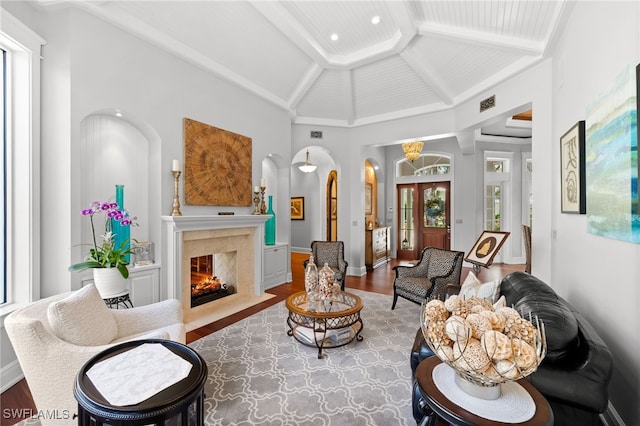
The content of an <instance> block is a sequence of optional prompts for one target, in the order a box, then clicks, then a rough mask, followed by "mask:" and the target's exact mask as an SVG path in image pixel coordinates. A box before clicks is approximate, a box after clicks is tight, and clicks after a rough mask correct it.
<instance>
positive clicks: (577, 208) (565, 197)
mask: <svg viewBox="0 0 640 426" xmlns="http://www.w3.org/2000/svg"><path fill="white" fill-rule="evenodd" d="M584 137H585V136H584V120H583V121H578V122H577V123H576V124H575V125H574V126H573V127H571V129H569V130H568V131H567V132H566V133H565V134H564V135H562V137H561V138H560V166H561V167H560V189H561V203H560V204H561V207H562V208H561V211H562V213H579V214H584V213H586V211H587V202H586V188H585V186H584V181H585V167H584V162H585V160H584V150H585V140H584Z"/></svg>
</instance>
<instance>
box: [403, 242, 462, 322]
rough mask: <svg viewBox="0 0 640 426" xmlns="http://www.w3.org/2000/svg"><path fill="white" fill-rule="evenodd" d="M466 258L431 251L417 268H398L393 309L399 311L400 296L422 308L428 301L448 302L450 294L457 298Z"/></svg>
mask: <svg viewBox="0 0 640 426" xmlns="http://www.w3.org/2000/svg"><path fill="white" fill-rule="evenodd" d="M463 258H464V252H462V251H452V250H444V249H441V248H436V247H427V248H425V249H424V250H422V255H421V256H420V261H419V262H418V263H417V264H415V265H414V266H404V265H398V266H396V267H395V268H394V269H395V271H396V278H395V280H394V281H393V304H392V305H391V309H395V307H396V302H397V301H398V296H400V297H402V298H405V299H407V300H410V301H412V302H414V303H417V304H422V302H424V301H425V300H426V299H433V298H438V299H441V300H444V299H445V298H446V296H447V294H456V293H457V292H458V290H459V289H460V274H461V273H462V259H463Z"/></svg>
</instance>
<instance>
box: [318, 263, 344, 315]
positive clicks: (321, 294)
mask: <svg viewBox="0 0 640 426" xmlns="http://www.w3.org/2000/svg"><path fill="white" fill-rule="evenodd" d="M339 292H340V285H339V284H338V283H336V282H335V273H334V272H333V270H332V269H331V268H330V267H329V264H327V263H325V264H324V266H323V267H322V268H321V269H320V271H318V299H319V300H320V302H321V303H320V304H319V306H320V308H321V309H324V311H325V312H329V310H330V309H331V304H332V303H333V301H334V300H335V299H336V297H337V296H338V293H339Z"/></svg>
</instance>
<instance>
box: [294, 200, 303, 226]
mask: <svg viewBox="0 0 640 426" xmlns="http://www.w3.org/2000/svg"><path fill="white" fill-rule="evenodd" d="M291 220H304V197H291Z"/></svg>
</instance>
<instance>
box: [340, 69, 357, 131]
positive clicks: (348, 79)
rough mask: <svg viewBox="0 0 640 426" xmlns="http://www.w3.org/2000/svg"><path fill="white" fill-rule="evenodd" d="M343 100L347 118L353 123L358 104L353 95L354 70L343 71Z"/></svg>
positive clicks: (348, 121)
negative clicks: (356, 104)
mask: <svg viewBox="0 0 640 426" xmlns="http://www.w3.org/2000/svg"><path fill="white" fill-rule="evenodd" d="M342 101H343V105H344V110H345V111H344V112H345V115H346V117H345V120H346V121H347V124H348V125H352V124H353V122H354V120H355V118H356V111H355V110H356V106H355V99H354V96H353V71H351V70H344V71H342Z"/></svg>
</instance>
